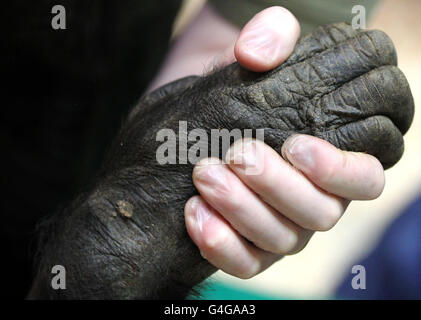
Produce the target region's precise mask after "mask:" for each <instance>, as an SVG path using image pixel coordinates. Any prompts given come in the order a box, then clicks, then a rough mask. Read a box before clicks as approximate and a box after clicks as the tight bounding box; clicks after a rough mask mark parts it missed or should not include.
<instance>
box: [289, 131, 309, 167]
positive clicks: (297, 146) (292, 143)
mask: <svg viewBox="0 0 421 320" xmlns="http://www.w3.org/2000/svg"><path fill="white" fill-rule="evenodd" d="M282 156H283V158H284V159H285V160H288V161H289V162H290V163H291V164H292V165H294V166H295V167H296V168H298V169H300V170H303V171H304V172H305V171H307V170H311V169H313V167H314V158H313V152H312V146H311V141H310V139H309V137H307V136H306V135H299V134H297V135H293V136H291V137H289V138H288V139H287V140H286V141H285V142H284V145H283V146H282Z"/></svg>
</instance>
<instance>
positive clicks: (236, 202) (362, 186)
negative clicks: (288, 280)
mask: <svg viewBox="0 0 421 320" xmlns="http://www.w3.org/2000/svg"><path fill="white" fill-rule="evenodd" d="M298 33H299V27H298V23H297V21H296V20H295V18H294V17H293V16H292V14H291V13H289V12H288V11H287V10H285V9H283V8H280V7H271V8H269V9H266V10H264V11H262V12H261V13H259V14H258V15H256V16H255V18H253V19H252V20H251V21H250V22H249V23H248V24H247V25H246V27H245V28H244V29H243V31H242V33H241V36H240V37H239V40H238V41H237V43H236V46H235V58H236V60H237V61H238V62H239V63H240V64H241V65H242V66H243V67H245V68H247V69H252V70H255V71H260V72H263V71H268V70H270V69H272V68H274V67H276V66H277V65H279V64H280V63H282V62H283V61H284V60H285V59H286V58H287V57H288V56H289V55H290V54H291V52H292V49H293V45H294V44H295V41H296V39H297V36H298ZM230 51H231V52H230ZM230 51H228V52H225V55H224V58H225V60H228V61H230V60H234V52H233V51H234V50H232V48H231V50H230ZM190 71H191V70H190ZM363 103H364V102H363ZM408 118H410V114H409V115H408ZM258 152H260V153H261V154H256V153H258ZM282 155H283V157H284V159H285V160H284V159H282V157H281V156H280V155H279V154H278V153H276V152H275V151H274V150H273V149H271V148H270V147H269V146H268V145H265V144H264V143H261V142H259V141H253V140H250V139H245V140H244V141H238V142H236V144H235V145H234V146H233V147H232V148H231V149H230V150H229V152H228V156H227V159H226V160H227V161H226V162H227V163H228V165H226V164H222V163H221V161H219V160H218V159H204V160H203V161H201V162H199V163H198V164H197V165H196V167H195V170H194V174H193V181H194V184H195V186H196V188H197V189H198V191H199V192H200V194H201V196H194V197H192V198H191V199H190V200H189V202H188V203H187V205H186V207H185V217H186V225H187V230H188V232H189V234H190V236H191V237H192V239H193V241H194V242H195V243H196V244H197V245H198V247H199V249H200V251H201V253H202V255H203V256H204V257H206V259H207V260H208V261H209V262H211V263H212V264H213V265H215V266H216V267H218V268H219V269H221V270H223V271H225V272H227V273H230V274H232V275H235V276H238V277H240V278H248V277H251V276H254V275H255V274H257V273H259V272H261V271H262V270H264V269H265V268H267V267H268V266H270V265H271V264H272V263H273V262H274V261H277V260H278V259H280V258H281V257H282V256H283V255H286V254H294V253H297V252H298V251H300V250H301V249H303V247H304V246H305V245H306V244H307V243H308V241H309V239H310V237H311V236H312V234H313V231H316V230H327V229H330V228H332V227H333V225H335V224H336V222H337V221H338V220H339V218H340V217H341V216H342V214H343V212H344V210H345V208H346V207H347V205H348V204H349V200H367V199H374V198H376V197H377V196H379V195H380V193H381V191H382V190H383V187H384V172H383V167H382V166H381V164H380V162H379V161H378V160H377V159H376V158H375V157H373V156H371V155H369V154H365V153H356V152H351V151H342V150H340V149H337V148H335V147H334V146H333V145H331V144H330V143H328V142H326V141H325V140H321V139H319V138H316V137H313V136H310V135H298V134H297V135H294V136H293V137H292V138H291V139H287V141H286V142H285V143H284V144H283V146H282ZM230 158H231V160H233V159H237V160H238V159H240V162H241V163H240V164H241V165H240V166H239V165H235V163H233V161H231V162H230ZM257 159H260V161H258V160H257ZM262 160H263V161H262ZM287 162H289V163H287ZM291 165H292V166H293V167H295V169H298V170H294V168H293V167H292V166H291ZM256 166H261V168H260V169H261V170H260V174H259V175H255V174H253V175H248V174H246V171H247V170H249V171H253V170H254V171H256V168H255V167H256ZM246 240H248V241H246Z"/></svg>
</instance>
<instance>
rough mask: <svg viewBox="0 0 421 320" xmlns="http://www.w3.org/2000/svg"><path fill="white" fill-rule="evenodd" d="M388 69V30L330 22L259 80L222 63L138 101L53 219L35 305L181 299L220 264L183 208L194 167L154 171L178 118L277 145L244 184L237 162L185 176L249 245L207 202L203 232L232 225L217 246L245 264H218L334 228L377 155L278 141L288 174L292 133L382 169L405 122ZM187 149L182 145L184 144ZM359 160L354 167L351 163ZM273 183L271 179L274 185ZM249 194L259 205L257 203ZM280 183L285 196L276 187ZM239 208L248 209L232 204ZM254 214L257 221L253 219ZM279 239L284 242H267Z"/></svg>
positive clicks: (405, 108)
mask: <svg viewBox="0 0 421 320" xmlns="http://www.w3.org/2000/svg"><path fill="white" fill-rule="evenodd" d="M395 65H396V55H395V51H394V48H393V45H392V43H391V41H390V39H388V37H387V36H386V35H384V34H383V33H381V32H379V31H364V32H358V31H355V30H353V29H352V28H351V27H350V26H347V25H344V24H338V25H333V26H328V27H321V28H319V29H317V30H316V31H315V32H314V33H313V34H312V35H310V36H308V37H305V38H303V39H302V40H300V41H299V43H298V44H297V46H296V48H295V51H294V53H293V54H292V55H291V57H290V58H289V59H288V60H287V61H286V62H285V63H284V64H282V65H281V66H280V67H278V68H276V69H275V70H273V71H270V72H268V73H263V74H256V73H253V72H250V71H247V70H245V69H243V68H241V67H240V66H239V65H238V64H232V65H230V66H227V67H225V68H223V69H221V70H219V71H217V72H214V73H213V74H210V75H208V76H205V77H189V78H184V79H181V80H178V81H177V82H175V83H171V84H168V85H166V86H164V87H162V88H160V89H158V90H157V91H155V92H153V93H151V94H149V95H147V96H145V97H143V98H142V99H141V100H140V102H139V104H138V105H137V106H136V107H135V108H134V109H133V110H132V112H131V113H130V115H129V117H128V119H127V121H126V122H125V124H124V125H123V127H122V129H121V132H120V134H119V135H118V137H117V139H116V140H115V142H114V144H113V145H112V146H111V149H110V151H109V154H108V157H107V159H106V160H105V162H104V166H103V170H102V173H101V175H100V176H99V177H98V180H97V181H96V182H95V183H93V184H92V186H91V188H90V189H89V190H88V191H87V192H86V193H85V194H84V195H81V196H80V197H79V198H78V199H77V200H76V201H75V202H74V203H73V205H72V206H71V207H69V208H67V210H65V212H64V213H63V214H61V215H58V216H57V217H55V219H54V222H55V223H54V224H53V226H52V229H53V233H52V236H51V237H50V239H49V240H48V241H47V243H46V244H45V246H44V247H43V250H42V252H41V263H40V270H39V274H38V278H37V281H36V283H35V286H34V290H33V293H32V297H37V296H45V295H47V296H49V297H59V298H60V297H63V298H171V297H179V298H181V297H184V296H185V295H186V294H187V293H188V291H189V290H190V288H191V287H192V286H193V285H195V284H197V283H199V282H200V281H201V280H203V279H204V278H206V277H207V276H208V275H210V274H211V273H212V272H213V271H215V270H216V269H215V267H213V266H211V265H210V264H208V263H207V262H206V260H204V259H203V258H201V256H200V254H199V250H197V248H196V247H195V246H194V244H193V243H192V242H191V241H190V239H189V237H188V235H187V233H186V231H185V225H184V219H183V214H182V213H183V207H184V205H185V203H186V201H187V200H188V199H189V198H190V197H191V196H193V195H195V194H197V191H196V189H195V188H194V186H193V182H192V179H191V174H192V169H193V165H192V163H189V162H187V163H184V159H181V157H180V156H179V154H178V153H177V157H176V160H177V161H176V162H177V164H160V163H159V162H158V159H157V151H158V150H159V148H160V147H162V141H157V137H158V136H159V133H160V132H162V131H161V130H162V129H165V130H167V131H172V132H175V133H177V135H176V137H177V139H176V143H177V146H178V149H177V150H179V149H180V147H181V146H182V143H181V140H180V139H181V137H182V136H184V134H185V133H186V132H183V131H181V132H180V131H179V130H180V121H185V122H186V123H187V125H188V127H189V128H188V130H190V129H194V128H200V129H202V130H204V132H206V133H209V132H210V131H211V130H212V129H221V128H225V129H228V130H233V129H236V128H238V129H241V130H242V129H249V128H253V129H256V128H263V129H264V132H265V136H264V138H265V142H266V143H267V144H268V145H269V146H270V147H272V148H273V150H272V149H269V147H268V146H265V145H263V147H262V149H263V150H264V151H263V153H264V154H265V157H264V159H265V160H264V163H263V169H264V170H263V171H262V174H260V175H255V176H253V177H251V176H250V177H249V176H247V175H244V174H243V171H242V170H244V164H245V165H249V163H248V162H247V161H245V162H243V164H242V165H240V166H237V165H236V164H230V165H229V166H230V169H229V170H228V167H226V166H219V165H217V166H212V167H211V168H219V169H216V170H213V169H211V170H209V168H210V167H209V166H207V167H205V168H206V170H203V169H200V168H199V170H195V183H196V186H197V188H198V189H199V191H200V192H201V193H202V195H203V198H205V200H206V201H208V202H209V203H210V204H211V205H212V206H214V207H215V208H216V209H217V210H218V211H219V213H220V214H221V215H222V216H224V219H227V221H230V223H231V225H232V227H233V228H234V229H235V230H237V231H239V232H240V233H241V234H242V236H245V237H246V238H247V239H249V240H251V241H254V242H255V245H256V247H252V246H251V245H250V246H249V247H246V246H245V245H244V244H245V240H243V238H241V237H240V236H238V234H237V233H236V232H237V231H233V229H229V228H231V227H230V226H229V225H228V223H227V221H225V220H224V219H222V218H221V216H220V215H219V214H217V213H216V212H215V211H212V209H210V208H209V207H208V213H209V212H211V214H210V215H209V214H208V215H207V216H206V214H204V215H202V216H201V217H205V216H206V217H209V216H210V217H211V218H213V220H212V219H208V220H207V221H203V222H204V224H202V231H203V232H206V231H209V230H210V229H211V227H212V226H213V227H212V228H218V227H221V228H222V229H221V230H225V231H227V230H228V232H227V233H226V235H227V236H226V237H225V238H222V239H225V240H226V244H227V248H228V249H229V246H230V245H231V246H232V250H233V251H232V252H235V253H239V254H240V256H239V257H240V259H239V260H240V261H242V263H244V264H246V265H248V266H251V267H249V268H245V269H244V270H238V268H237V267H236V266H235V265H234V266H232V268H231V269H229V268H226V270H227V271H229V272H232V273H234V274H238V275H239V276H244V277H247V276H251V275H253V274H255V273H256V272H259V271H260V270H261V269H263V268H264V267H265V266H267V265H268V264H270V263H272V262H273V261H274V260H276V259H277V258H278V255H277V254H283V253H290V252H291V251H297V250H299V249H300V248H301V247H302V245H303V244H304V242H305V241H307V239H308V238H309V235H310V233H311V232H310V231H307V230H306V229H309V230H310V229H311V230H325V229H328V228H329V227H331V226H332V225H333V224H334V223H335V221H336V219H337V217H338V215H340V214H341V213H342V212H343V210H344V208H345V206H346V201H345V200H343V199H341V198H340V197H342V198H352V199H355V198H361V197H362V196H361V193H359V190H358V188H357V186H361V185H363V186H364V187H365V188H367V189H370V187H369V184H370V183H373V182H376V185H375V186H374V191H371V192H372V193H369V195H368V196H367V197H368V198H371V197H375V196H376V195H377V194H378V193H379V192H380V191H381V189H382V185H383V181H382V180H381V177H382V170H381V168H380V166H378V164H377V162H376V160H374V158H371V157H370V158H365V157H366V156H363V155H360V154H358V155H357V154H353V155H350V154H346V155H347V156H343V155H345V153H343V154H342V153H340V152H339V151H337V150H336V149H335V148H334V147H333V146H331V145H329V144H327V142H322V141H318V140H317V141H316V140H313V141H312V142H311V143H309V141H310V140H307V141H303V139H304V138H303V136H301V137H300V138H291V139H290V140H288V141H287V143H286V146H287V147H286V148H285V147H284V156H285V158H286V159H287V160H288V161H290V162H291V163H292V164H293V165H295V166H296V167H297V168H298V169H299V170H301V171H302V172H303V173H304V174H301V173H297V172H295V171H294V170H293V169H292V167H290V166H289V165H287V163H285V162H283V160H282V159H281V158H280V156H279V154H280V153H281V150H282V146H283V144H284V142H285V141H286V140H287V138H288V137H290V136H291V135H293V134H295V133H305V134H311V135H314V136H316V137H319V138H323V139H325V140H327V141H329V142H331V143H332V144H333V145H335V146H336V147H339V148H341V149H342V150H349V151H358V152H361V151H362V152H366V153H370V154H372V155H374V156H376V157H377V158H378V159H379V160H380V162H381V163H382V164H383V166H385V167H389V166H391V165H393V164H394V163H395V162H396V161H398V159H399V157H400V156H401V154H402V151H403V140H402V134H403V133H404V132H405V131H406V130H407V129H408V127H409V125H410V122H411V120H412V116H413V102H412V96H411V93H410V91H409V87H408V84H407V83H406V80H405V78H404V76H403V75H402V73H401V72H400V71H399V70H398V69H397V68H396V67H395ZM158 140H159V139H158ZM195 142H196V141H187V147H188V150H189V148H190V147H192V146H193V144H194V143H195ZM238 143H241V142H240V141H239V142H238ZM259 144H260V142H257V143H252V144H246V145H247V146H253V145H254V146H257V145H259ZM322 145H324V147H323V146H322ZM315 146H316V148H314V147H315ZM317 146H319V148H318V147H317ZM320 146H322V147H320ZM245 150H247V148H246V149H245ZM275 151H276V152H277V153H275ZM306 151H307V153H306ZM320 151H323V153H320ZM325 152H326V153H325ZM242 154H245V153H241V152H240V153H239V154H232V153H228V157H230V155H233V156H234V157H235V156H236V155H239V157H240V158H246V157H242ZM309 154H311V155H312V157H311V158H310V157H308V155H309ZM331 157H332V158H331ZM326 159H329V161H332V162H329V163H332V164H333V169H332V170H331V171H324V170H321V171H320V172H319V171H316V170H314V168H315V167H317V166H319V165H320V164H322V163H324V162H325V161H326ZM343 159H347V161H345V162H344V161H342V160H343ZM348 159H353V160H350V161H348ZM367 159H370V160H367ZM309 160H311V161H309ZM370 161H371V162H370ZM360 162H361V163H360ZM341 166H343V167H342V169H343V170H342V169H341ZM359 166H362V167H363V168H362V169H359V168H356V167H359ZM201 167H202V166H201ZM367 167H374V168H375V169H376V170H375V171H374V172H372V173H371V174H372V175H373V176H372V178H370V177H369V178H368V185H367V184H366V185H365V184H364V183H361V182H357V183H355V182H354V180H353V179H355V180H358V178H359V175H362V174H364V173H366V172H367ZM322 168H325V169H329V168H328V167H323V166H322ZM335 168H340V170H339V171H336V170H335ZM218 170H219V171H218ZM222 170H225V172H224V173H223V174H224V175H225V178H226V180H225V181H227V184H225V187H224V186H223V184H222V186H221V185H220V187H218V188H215V191H212V190H209V189H208V190H206V187H205V184H206V183H203V182H204V180H206V179H203V178H210V179H211V178H212V179H213V178H215V177H216V179H214V180H213V181H210V183H209V182H208V188H209V185H211V186H212V184H213V185H214V186H215V185H216V183H217V180H218V177H221V175H220V174H221V171H222ZM230 170H231V171H230ZM216 172H219V173H216ZM337 172H340V174H339V175H337V174H336V173H337ZM218 175H219V176H218ZM227 175H229V176H227ZM350 175H354V176H352V177H351V178H350V177H349V176H350ZM200 180H201V181H200ZM219 180H220V181H221V179H219ZM311 181H312V182H314V183H315V184H316V185H318V187H315V186H314V185H313V184H312V183H311ZM343 181H348V182H349V184H348V183H344V182H343ZM198 182H199V183H198ZM268 182H269V183H268ZM201 183H202V184H201ZM274 183H280V184H279V185H278V187H277V188H276V187H275V188H274V187H273V185H274ZM246 186H248V187H246ZM233 187H234V188H233ZM249 187H250V188H251V189H252V190H254V192H256V193H258V194H260V195H262V194H264V195H265V197H261V198H260V197H258V196H257V195H256V193H254V192H251V191H250V190H249V189H248V188H249ZM319 187H320V189H319ZM282 188H288V189H289V191H290V192H289V193H288V194H282V193H281V192H275V191H282V190H281V189H282ZM298 188H300V189H298ZM323 190H325V191H323ZM227 192H232V199H233V201H232V202H230V201H226V198H225V200H224V198H222V197H218V195H221V194H226V193H227ZM327 192H336V193H335V194H336V195H331V194H328V193H327ZM215 195H216V196H215ZM300 195H301V196H300ZM212 196H214V197H212ZM244 196H248V197H249V198H248V199H245V198H244ZM239 197H241V198H239ZM286 197H287V198H288V199H285V198H286ZM305 197H308V198H309V199H310V200H309V201H307V199H306V198H305ZM195 199H197V200H196V201H190V202H189V204H188V206H187V209H186V214H187V216H189V214H188V207H190V208H192V209H193V210H191V211H192V214H191V215H193V211H195V210H194V209H195V208H196V209H197V208H199V206H200V208H204V207H205V206H207V204H205V203H204V202H203V201H202V200H201V199H200V198H195ZM221 199H222V200H224V201H219V200H221ZM260 199H263V201H261V200H260ZM240 200H241V201H244V204H247V205H249V206H251V207H250V208H244V207H242V205H243V203H241V201H240ZM245 200H247V201H245ZM310 201H313V202H310ZM221 204H222V205H221ZM224 204H228V205H227V206H226V207H224V206H223V205H224ZM268 204H270V205H271V206H269V205H268ZM310 204H311V205H313V206H314V212H317V213H318V214H320V216H317V214H312V215H308V213H309V212H310V213H313V212H312V211H311V210H310V211H309V205H310ZM219 205H220V206H219ZM253 208H255V209H256V210H258V211H259V212H262V214H261V215H259V216H257V215H256V216H253V217H251V216H250V214H252V213H253V212H251V210H250V209H253ZM231 209H232V210H231ZM245 209H247V210H245ZM310 209H311V208H310ZM197 211H198V210H197ZM276 211H279V212H282V214H283V215H284V216H285V217H287V218H288V219H287V218H285V217H284V216H283V215H280V214H278V213H277V212H276ZM229 214H231V216H229ZM241 215H243V217H241ZM198 216H199V215H198ZM247 217H249V219H253V220H251V221H254V222H256V221H257V220H258V219H260V218H261V219H262V222H263V223H257V224H256V229H250V228H249V226H250V225H249V224H248V225H247V224H244V223H243V222H244V221H245V220H247V219H248V218H247ZM244 218H246V219H244ZM188 221H189V218H188ZM190 222H191V224H190V226H188V228H189V230H190V232H191V233H192V237H193V239H194V240H195V241H196V242H197V243H198V244H199V247H201V248H202V249H203V246H201V245H203V243H200V240H199V241H198V237H200V235H197V234H196V235H195V234H193V233H194V232H195V229H194V228H195V226H194V225H193V224H194V223H197V221H196V222H192V221H190ZM259 228H260V230H259ZM197 229H199V230H200V223H198V224H197V228H196V231H197ZM214 230H215V229H214ZM256 230H257V231H258V232H259V234H260V236H261V237H260V238H259V239H257V238H256V237H255V236H256ZM222 232H223V231H222ZM278 234H283V235H284V237H280V238H278V239H275V238H276V236H277V235H278ZM216 239H217V241H216V242H215V243H216V244H218V243H220V241H221V238H216ZM285 239H286V240H285ZM297 239H299V240H300V241H297ZM274 240H275V241H274ZM209 248H210V251H209V250H208V251H206V249H209ZM219 248H220V247H219V246H218V245H216V246H215V245H214V244H212V243H210V242H205V243H204V249H205V250H204V254H205V256H208V258H209V260H210V261H211V262H212V263H214V264H215V265H219V264H220V261H221V259H223V258H224V254H225V256H226V252H223V254H222V255H221V254H220V253H221V251H220V250H219ZM212 249H215V250H213V251H212ZM262 249H263V250H262ZM239 250H240V251H239ZM241 250H242V251H241ZM253 250H254V251H253ZM254 252H255V253H256V259H254V260H253V257H252V256H253V254H254ZM273 252H274V253H276V254H273ZM213 253H216V254H215V255H214V256H213V255H212V254H213ZM257 255H261V256H262V257H263V255H265V256H267V257H268V259H266V258H264V259H263V258H260V257H258V256H257ZM247 259H249V260H247ZM56 264H60V265H63V266H65V268H66V271H67V272H66V275H67V289H66V290H63V291H53V290H51V289H50V288H49V281H48V277H49V275H50V270H51V266H52V265H56Z"/></svg>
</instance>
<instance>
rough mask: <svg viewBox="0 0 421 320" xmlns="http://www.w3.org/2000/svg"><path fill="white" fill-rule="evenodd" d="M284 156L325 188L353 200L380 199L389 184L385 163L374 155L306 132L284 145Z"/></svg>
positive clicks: (293, 137) (292, 137)
mask: <svg viewBox="0 0 421 320" xmlns="http://www.w3.org/2000/svg"><path fill="white" fill-rule="evenodd" d="M282 156H283V157H284V158H285V159H287V160H288V161H289V162H290V163H291V164H292V165H293V166H294V167H296V168H297V169H299V170H300V171H301V172H303V173H304V174H305V175H306V176H307V177H308V178H309V179H310V180H311V181H312V182H313V183H315V184H316V185H318V186H319V187H320V188H322V189H323V190H325V191H327V192H329V193H332V194H335V195H337V196H340V197H342V198H345V199H349V200H373V199H376V198H378V197H379V196H380V195H381V193H382V191H383V189H384V185H385V176H384V170H383V166H382V165H381V163H380V161H379V160H378V159H376V158H375V157H374V156H372V155H369V154H365V153H361V152H351V151H343V150H340V149H338V148H336V147H335V146H334V145H332V144H330V143H329V142H327V141H325V140H323V139H320V138H317V137H313V136H309V135H304V134H299V135H293V136H291V137H290V138H288V139H287V140H286V141H285V143H284V145H283V146H282Z"/></svg>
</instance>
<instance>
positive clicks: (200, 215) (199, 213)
mask: <svg viewBox="0 0 421 320" xmlns="http://www.w3.org/2000/svg"><path fill="white" fill-rule="evenodd" d="M211 216H212V213H211V212H210V210H209V208H207V206H206V205H204V204H203V203H201V204H199V205H198V206H197V207H196V223H197V226H198V228H199V230H200V232H202V231H203V226H204V224H205V223H206V221H208V220H209V219H210V217H211Z"/></svg>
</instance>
